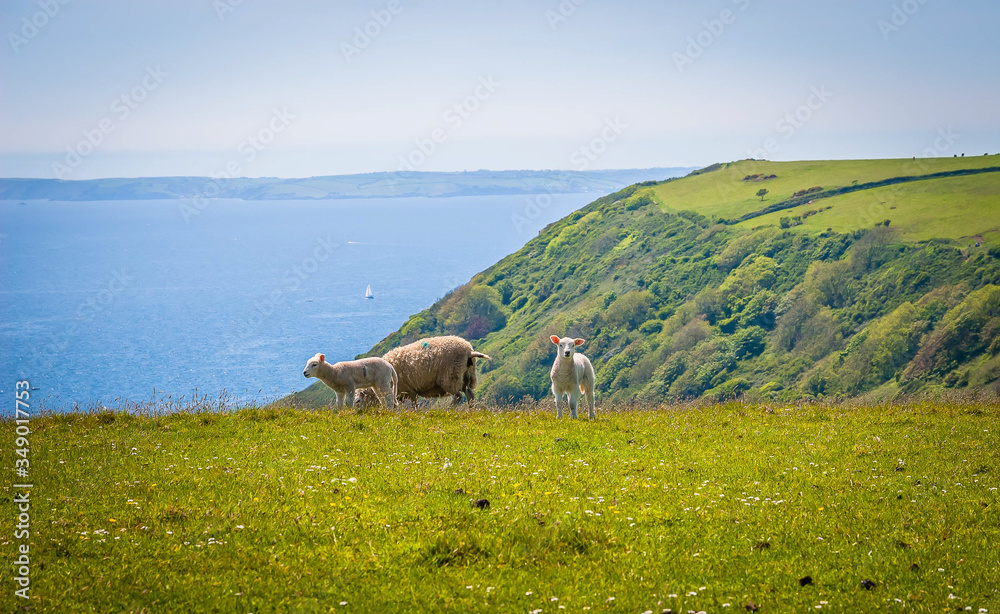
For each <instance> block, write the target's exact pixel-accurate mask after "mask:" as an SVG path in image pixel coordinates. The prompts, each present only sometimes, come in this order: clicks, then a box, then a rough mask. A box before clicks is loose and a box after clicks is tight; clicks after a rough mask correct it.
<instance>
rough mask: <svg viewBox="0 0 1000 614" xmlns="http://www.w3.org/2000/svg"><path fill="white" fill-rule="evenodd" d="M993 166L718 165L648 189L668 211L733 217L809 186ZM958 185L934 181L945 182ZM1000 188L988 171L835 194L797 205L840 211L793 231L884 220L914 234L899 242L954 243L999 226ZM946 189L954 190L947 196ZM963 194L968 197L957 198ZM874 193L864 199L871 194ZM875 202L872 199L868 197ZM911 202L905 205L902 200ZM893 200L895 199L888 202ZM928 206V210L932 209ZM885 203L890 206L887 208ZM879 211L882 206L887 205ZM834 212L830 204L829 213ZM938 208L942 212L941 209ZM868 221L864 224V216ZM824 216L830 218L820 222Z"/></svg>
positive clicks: (978, 162)
mask: <svg viewBox="0 0 1000 614" xmlns="http://www.w3.org/2000/svg"><path fill="white" fill-rule="evenodd" d="M998 164H1000V156H995V155H993V156H975V157H968V158H920V159H917V160H909V159H902V160H826V161H806V162H765V161H756V160H742V161H739V162H732V163H728V164H724V165H721V168H720V169H719V170H715V171H712V172H707V173H703V174H700V175H696V176H692V177H686V178H684V179H683V180H675V181H670V182H666V183H661V184H659V185H657V186H656V187H654V188H653V193H654V195H655V197H656V199H657V200H658V201H659V203H660V205H661V206H662V207H664V208H665V209H666V210H668V211H684V210H688V211H697V212H698V213H700V214H702V215H705V216H709V217H711V216H713V215H714V216H717V217H723V218H727V219H735V218H738V217H740V216H742V215H745V214H748V213H751V212H754V211H758V210H760V209H762V208H763V207H765V206H767V205H770V204H774V203H777V202H780V201H782V200H785V199H788V198H791V197H792V195H793V194H794V193H795V192H797V191H799V190H805V189H808V188H812V187H816V186H819V187H822V188H824V189H831V188H836V187H846V186H851V185H853V183H854V182H855V181H857V182H858V183H859V184H864V183H868V182H874V181H882V180H885V179H890V178H893V177H906V176H915V175H928V174H933V173H941V172H948V171H955V170H959V169H980V168H986V167H993V166H997V165H998ZM755 174H761V175H772V174H773V175H776V176H777V177H776V178H775V179H768V180H766V181H759V182H758V181H743V178H744V177H746V176H748V175H755ZM956 180H957V181H962V180H964V183H941V182H950V181H956ZM998 185H1000V176H998V175H997V174H996V173H989V174H985V175H976V176H972V177H965V178H957V179H956V178H944V179H934V180H928V181H921V182H916V183H913V184H906V185H901V186H888V187H885V188H877V189H874V190H865V191H862V192H857V193H853V194H848V195H843V196H838V197H834V198H829V199H822V200H819V201H816V204H815V205H814V206H806V207H799V208H798V209H801V211H807V210H809V209H816V208H819V207H826V206H828V205H831V204H834V205H836V204H837V203H838V202H839V203H841V204H843V205H844V206H843V207H842V208H843V209H845V210H849V211H848V212H845V213H844V214H843V217H842V218H838V217H837V216H835V215H829V213H831V212H825V213H824V214H823V215H820V216H817V218H819V219H815V220H812V222H811V225H809V226H807V225H803V226H802V227H798V228H799V229H801V230H817V229H818V230H822V229H825V228H827V227H832V228H833V229H834V230H837V231H841V232H843V231H848V230H856V229H858V228H870V227H871V225H872V224H874V223H875V221H882V220H883V219H886V218H890V219H892V220H893V222H894V223H895V222H897V221H898V222H899V224H900V225H901V226H905V227H909V228H913V229H916V230H915V231H914V232H913V233H912V234H910V235H908V237H907V238H911V239H913V240H921V239H922V238H932V237H934V238H958V237H963V236H969V235H972V234H976V233H981V232H985V231H987V230H990V229H992V228H993V227H995V226H997V225H998V223H1000V218H998V213H997V211H998V210H1000V208H998V207H997V204H998V201H997V198H996V193H997V191H998V189H1000V188H998ZM761 188H766V189H767V190H768V194H767V195H766V196H765V197H764V200H763V201H761V199H760V198H758V197H757V196H755V194H756V193H757V191H758V190H759V189H761ZM953 188H959V189H961V190H962V191H960V192H955V191H953ZM966 189H970V190H971V192H972V193H973V194H974V195H976V197H975V198H971V199H969V200H966V199H965V194H966V193H967V192H966ZM876 192H877V193H878V195H877V196H872V194H873V193H876ZM894 196H895V200H894V203H895V204H896V205H897V206H898V209H897V210H891V211H888V210H887V211H885V212H884V213H885V214H883V212H882V211H881V209H880V208H878V207H876V208H875V209H876V211H874V212H872V211H871V210H870V207H869V205H871V204H872V203H873V202H874V203H875V204H881V202H882V201H885V200H886V197H889V198H893V197H894ZM876 198H879V199H880V200H875V199H876ZM911 198H912V199H915V201H914V204H913V205H912V206H910V203H909V201H910V199H911ZM895 201H898V202H895ZM934 204H936V205H937V207H936V208H935V207H934V206H933V205H934ZM888 206H891V205H887V207H888ZM887 207H886V208H887ZM956 207H957V208H960V209H962V210H963V211H969V213H968V215H965V214H960V215H958V216H956V217H953V218H952V217H949V216H947V215H945V216H942V215H941V214H942V213H943V212H945V211H943V210H942V208H947V209H951V208H956ZM837 208H838V207H836V206H835V209H837ZM947 209H946V210H947ZM789 211H791V210H788V211H782V212H777V213H774V214H769V215H766V216H762V217H759V218H754V219H751V220H748V221H747V222H744V223H742V224H741V225H744V226H746V227H748V228H752V227H757V226H761V225H765V224H774V225H777V224H778V220H779V218H780V217H785V216H790V215H798V214H800V213H801V211H797V212H796V213H789ZM977 213H978V214H981V215H982V216H983V218H984V219H983V221H982V222H981V223H976V219H977ZM873 216H874V217H877V218H878V219H874V218H873V219H872V221H871V224H868V225H867V226H864V224H865V223H867V222H868V218H869V217H873ZM824 219H832V222H831V223H826V224H825V225H823V223H824Z"/></svg>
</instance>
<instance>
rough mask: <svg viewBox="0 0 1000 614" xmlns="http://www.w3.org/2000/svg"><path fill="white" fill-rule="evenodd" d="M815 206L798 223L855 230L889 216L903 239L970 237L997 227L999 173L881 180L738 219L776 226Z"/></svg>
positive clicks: (747, 223)
mask: <svg viewBox="0 0 1000 614" xmlns="http://www.w3.org/2000/svg"><path fill="white" fill-rule="evenodd" d="M827 207H832V208H831V209H826V208H827ZM821 209H822V210H821ZM816 210H821V211H819V213H817V214H815V215H811V216H809V217H806V218H803V223H802V225H801V226H798V227H796V228H798V229H800V230H804V231H807V232H816V233H819V232H822V231H824V230H826V229H827V228H831V229H832V230H833V231H834V232H853V231H855V230H862V229H865V228H871V227H872V226H874V225H875V223H877V222H881V221H882V220H886V219H888V220H891V222H892V224H891V226H893V227H896V228H897V229H898V230H899V231H900V238H901V239H903V240H906V241H926V240H928V239H953V240H960V239H969V238H970V237H973V236H975V235H981V234H984V233H988V232H992V233H995V232H996V231H997V230H1000V177H997V176H994V175H972V176H967V177H946V178H942V179H934V180H931V181H923V182H915V183H905V184H900V185H891V186H885V187H881V188H875V189H871V190H864V191H860V192H854V193H851V194H842V195H839V196H834V197H831V198H825V199H822V200H817V201H815V202H814V203H813V204H812V205H799V206H798V207H793V208H791V209H786V210H784V211H775V212H774V213H768V214H766V215H762V216H760V217H757V218H753V219H750V220H747V221H745V222H741V223H740V224H739V225H740V226H743V227H745V228H756V227H758V226H777V225H778V224H779V221H780V219H781V218H783V217H794V216H801V215H802V214H803V213H805V212H807V211H816Z"/></svg>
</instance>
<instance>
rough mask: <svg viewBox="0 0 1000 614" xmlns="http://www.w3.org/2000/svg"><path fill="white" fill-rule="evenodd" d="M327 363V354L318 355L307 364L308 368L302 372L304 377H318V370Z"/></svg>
mask: <svg viewBox="0 0 1000 614" xmlns="http://www.w3.org/2000/svg"><path fill="white" fill-rule="evenodd" d="M322 362H326V355H325V354H316V355H315V356H313V357H312V358H310V359H309V362H307V363H306V368H305V369H303V370H302V375H304V376H306V377H316V369H318V368H319V365H320V363H322Z"/></svg>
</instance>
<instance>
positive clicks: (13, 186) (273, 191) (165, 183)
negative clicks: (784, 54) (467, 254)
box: [0, 167, 694, 201]
mask: <svg viewBox="0 0 1000 614" xmlns="http://www.w3.org/2000/svg"><path fill="white" fill-rule="evenodd" d="M692 170H694V167H690V168H687V167H670V168H648V169H623V170H588V171H560V170H545V171H485V170H481V171H466V172H419V171H418V172H381V173H364V174H355V175H330V176H322V177H307V178H300V179H282V178H277V177H262V178H246V177H238V178H231V179H230V178H221V179H220V178H212V177H138V178H108V179H86V180H62V179H22V178H0V200H18V201H24V200H55V201H94V200H164V199H206V198H233V199H243V200H329V199H339V198H393V197H414V196H423V197H431V198H444V197H453V196H503V195H519V194H540V193H546V192H547V193H552V194H578V193H585V192H597V193H601V194H605V193H608V192H613V191H616V190H619V189H621V188H624V187H626V186H628V185H632V184H634V183H638V182H641V181H651V180H664V179H670V178H673V177H679V176H682V175H685V174H687V173H688V172H690V171H692Z"/></svg>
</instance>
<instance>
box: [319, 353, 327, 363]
mask: <svg viewBox="0 0 1000 614" xmlns="http://www.w3.org/2000/svg"><path fill="white" fill-rule="evenodd" d="M325 360H326V354H320V355H319V361H320V362H324V361H325Z"/></svg>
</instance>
